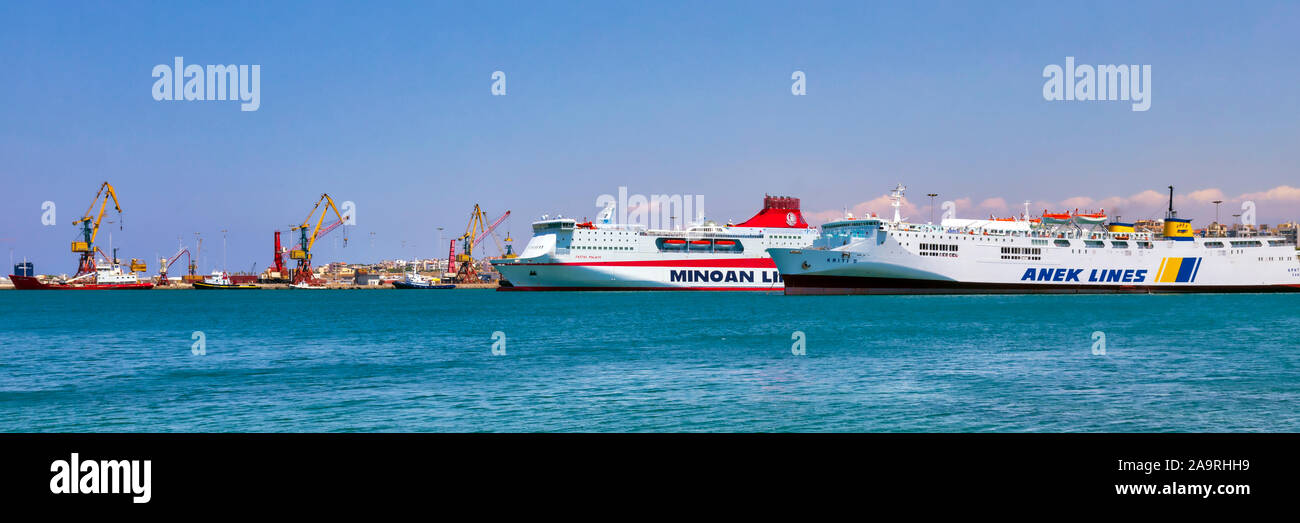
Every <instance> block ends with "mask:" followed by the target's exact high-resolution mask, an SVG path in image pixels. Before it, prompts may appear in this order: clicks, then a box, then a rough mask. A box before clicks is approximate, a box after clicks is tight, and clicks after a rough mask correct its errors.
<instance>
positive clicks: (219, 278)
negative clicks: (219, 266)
mask: <svg viewBox="0 0 1300 523" xmlns="http://www.w3.org/2000/svg"><path fill="white" fill-rule="evenodd" d="M194 288H195V289H260V288H261V287H258V286H256V285H253V284H238V283H234V282H232V281H230V275H228V274H226V273H224V272H221V273H217V274H214V275H212V276H209V277H208V278H207V279H204V280H203V281H196V282H194Z"/></svg>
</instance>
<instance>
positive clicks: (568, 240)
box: [492, 196, 817, 291]
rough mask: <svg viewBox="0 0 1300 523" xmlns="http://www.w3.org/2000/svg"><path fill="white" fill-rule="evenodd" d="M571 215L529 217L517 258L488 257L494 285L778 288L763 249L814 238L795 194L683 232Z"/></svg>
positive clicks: (536, 287) (767, 199) (521, 287)
mask: <svg viewBox="0 0 1300 523" xmlns="http://www.w3.org/2000/svg"><path fill="white" fill-rule="evenodd" d="M612 211H613V209H612V207H611V208H606V209H605V210H604V211H603V212H602V213H601V215H602V219H598V220H597V221H596V223H592V222H581V223H579V222H578V221H577V220H574V219H571V218H555V219H543V220H540V221H537V222H533V237H532V239H531V240H529V242H528V246H527V247H525V248H524V251H523V253H522V254H521V255H520V256H519V257H518V258H506V259H499V260H492V265H493V266H494V267H495V268H496V270H497V271H498V272H500V273H501V278H502V282H501V287H500V290H711V291H748V290H758V291H779V290H783V289H784V288H785V284H784V283H783V282H782V281H781V277H780V275H779V274H778V273H777V270H776V265H775V264H774V263H773V262H772V259H771V258H770V257H768V255H767V249H769V248H781V247H785V248H798V247H803V246H806V245H809V244H811V243H812V241H813V240H814V239H815V238H817V229H815V228H812V227H809V226H808V222H806V221H804V219H803V214H802V213H800V211H799V199H798V198H789V197H782V196H767V197H764V199H763V209H762V210H761V211H759V212H758V214H756V215H754V217H753V218H750V219H749V220H746V221H745V222H743V223H740V224H736V225H731V224H727V225H718V224H716V223H714V222H710V221H706V222H704V223H701V224H697V225H694V226H691V227H689V228H687V229H686V230H653V229H647V228H646V227H645V226H642V225H627V224H614V223H608V221H609V217H610V216H612V214H613V212H612Z"/></svg>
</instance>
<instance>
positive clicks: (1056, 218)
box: [1042, 211, 1074, 225]
mask: <svg viewBox="0 0 1300 523" xmlns="http://www.w3.org/2000/svg"><path fill="white" fill-rule="evenodd" d="M1073 218H1074V217H1073V216H1071V215H1070V213H1069V212H1068V211H1067V212H1063V213H1051V212H1047V211H1043V218H1042V220H1043V223H1044V224H1049V223H1050V224H1056V225H1060V224H1065V223H1070V222H1071V221H1072V220H1073Z"/></svg>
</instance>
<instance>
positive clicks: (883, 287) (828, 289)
mask: <svg viewBox="0 0 1300 523" xmlns="http://www.w3.org/2000/svg"><path fill="white" fill-rule="evenodd" d="M785 282H786V283H785V293H786V294H788V295H793V296H799V295H837V294H1188V293H1206V294H1210V293H1275V292H1300V285H1287V284H1276V285H1196V286H1185V287H1174V286H1168V285H1164V286H1160V285H1038V284H1016V283H989V282H960V281H942V280H920V279H908V278H876V277H869V276H816V275H794V274H787V275H785Z"/></svg>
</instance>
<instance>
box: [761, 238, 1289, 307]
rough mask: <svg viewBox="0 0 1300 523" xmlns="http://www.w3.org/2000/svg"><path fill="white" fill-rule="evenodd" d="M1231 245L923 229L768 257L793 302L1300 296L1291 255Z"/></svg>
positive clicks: (1258, 243)
mask: <svg viewBox="0 0 1300 523" xmlns="http://www.w3.org/2000/svg"><path fill="white" fill-rule="evenodd" d="M1049 241H1050V242H1051V243H1048V242H1049ZM1235 241H1237V242H1238V244H1239V245H1232V246H1227V244H1226V243H1224V242H1225V240H1218V239H1203V238H1197V239H1195V240H1192V241H1167V240H1166V241H1160V242H1156V243H1152V244H1150V245H1151V246H1150V247H1142V248H1139V247H1137V244H1136V243H1135V242H1127V241H1122V240H1107V241H1104V242H1103V241H1101V240H1095V241H1094V242H1093V244H1092V246H1090V245H1088V244H1086V243H1083V242H1082V241H1080V240H1077V239H1074V240H1070V239H1064V238H1049V239H1043V238H1033V237H1017V236H983V235H981V236H970V235H960V234H946V233H944V232H942V231H934V230H923V231H888V234H887V235H886V233H885V232H880V233H879V234H867V235H865V238H864V239H863V240H859V241H856V242H853V243H850V244H845V245H843V246H841V247H835V248H830V249H827V248H807V249H768V254H769V255H770V256H771V257H772V258H773V260H774V261H775V263H776V265H777V267H778V269H779V271H780V272H781V275H782V278H783V279H784V280H785V284H786V285H785V292H786V294H791V295H800V294H1188V293H1280V292H1300V262H1298V261H1297V259H1296V254H1295V249H1294V247H1293V246H1291V245H1286V244H1279V243H1280V242H1278V241H1277V240H1268V239H1264V240H1235ZM1269 241H1272V242H1274V243H1266V242H1269ZM1033 242H1038V243H1033ZM1058 244H1059V246H1058ZM1116 244H1118V245H1116ZM1207 244H1210V245H1208V246H1207Z"/></svg>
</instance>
